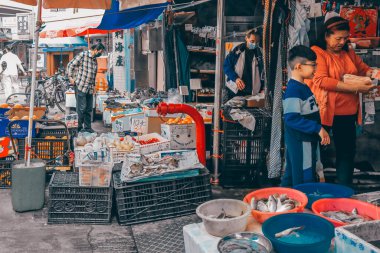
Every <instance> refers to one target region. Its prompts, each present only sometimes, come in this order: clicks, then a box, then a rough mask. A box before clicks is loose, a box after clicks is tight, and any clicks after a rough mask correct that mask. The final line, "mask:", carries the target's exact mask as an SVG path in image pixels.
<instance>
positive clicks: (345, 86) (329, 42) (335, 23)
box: [308, 17, 374, 185]
mask: <svg viewBox="0 0 380 253" xmlns="http://www.w3.org/2000/svg"><path fill="white" fill-rule="evenodd" d="M349 31H350V27H349V24H348V21H347V20H345V19H343V18H341V17H333V18H330V19H328V20H327V21H326V22H325V24H324V26H323V27H322V31H321V35H320V36H319V37H318V41H317V43H316V44H315V45H314V46H313V47H312V50H313V51H314V52H315V53H316V54H317V65H318V66H317V70H316V73H315V75H314V78H313V79H312V80H309V82H308V85H309V87H310V88H311V90H312V91H313V93H314V95H315V97H316V99H317V102H318V104H319V108H320V114H321V121H322V124H323V125H324V126H325V129H327V130H332V133H333V138H334V143H335V149H336V164H335V166H336V173H337V183H340V184H344V185H351V184H352V176H353V171H354V157H355V152H356V150H355V149H356V122H357V121H359V122H360V121H361V110H360V108H359V105H360V104H359V93H368V92H369V91H371V90H372V89H373V88H374V86H373V85H372V83H371V79H370V78H367V79H351V80H349V81H343V76H344V75H345V74H351V75H357V76H367V77H370V76H371V75H372V72H373V70H372V69H371V68H370V67H368V66H367V65H366V64H365V63H364V62H363V61H362V60H361V58H360V57H359V56H357V55H356V54H355V52H354V51H353V50H352V49H349V47H348V44H347V42H348V38H349V35H350V34H349Z"/></svg>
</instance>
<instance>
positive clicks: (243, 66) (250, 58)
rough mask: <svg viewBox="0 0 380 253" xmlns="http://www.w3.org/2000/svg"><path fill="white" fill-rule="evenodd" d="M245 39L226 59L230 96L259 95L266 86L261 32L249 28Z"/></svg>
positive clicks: (227, 83) (225, 68)
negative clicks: (260, 45)
mask: <svg viewBox="0 0 380 253" xmlns="http://www.w3.org/2000/svg"><path fill="white" fill-rule="evenodd" d="M245 40H246V42H245V43H242V44H240V45H238V46H236V47H235V48H234V49H233V50H232V51H231V52H230V53H229V54H228V55H227V57H226V59H225V61H224V66H223V68H224V73H225V74H226V76H227V82H226V86H227V91H228V94H227V95H228V98H232V97H233V96H247V95H257V94H258V93H259V92H260V91H262V90H263V87H264V75H263V69H264V67H263V66H264V64H263V55H262V50H261V48H260V47H259V43H260V40H261V34H260V32H259V31H258V30H256V29H252V30H249V31H248V32H247V33H246V36H245Z"/></svg>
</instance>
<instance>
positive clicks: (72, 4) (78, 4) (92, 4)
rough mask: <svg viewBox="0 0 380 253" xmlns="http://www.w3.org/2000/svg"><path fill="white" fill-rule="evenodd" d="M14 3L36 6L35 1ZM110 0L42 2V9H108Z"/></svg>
mask: <svg viewBox="0 0 380 253" xmlns="http://www.w3.org/2000/svg"><path fill="white" fill-rule="evenodd" d="M12 1H14V2H18V3H22V4H27V5H34V6H36V5H37V0H12ZM111 2H112V0H96V1H94V0H44V1H43V7H44V8H45V9H58V8H84V9H109V8H110V7H111Z"/></svg>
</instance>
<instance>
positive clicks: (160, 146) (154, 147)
mask: <svg viewBox="0 0 380 253" xmlns="http://www.w3.org/2000/svg"><path fill="white" fill-rule="evenodd" d="M135 138H136V140H138V141H148V140H150V139H152V138H156V139H158V140H159V142H156V143H152V144H146V145H140V144H139V143H138V142H135V143H134V146H135V149H134V153H137V154H142V155H147V154H151V153H154V152H158V151H164V150H169V149H170V141H169V140H167V139H165V138H163V137H162V136H161V135H159V134H157V133H151V134H145V135H141V136H136V137H135Z"/></svg>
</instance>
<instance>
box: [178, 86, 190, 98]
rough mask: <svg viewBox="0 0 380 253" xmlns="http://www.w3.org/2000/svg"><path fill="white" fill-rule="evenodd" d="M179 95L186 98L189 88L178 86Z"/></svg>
mask: <svg viewBox="0 0 380 253" xmlns="http://www.w3.org/2000/svg"><path fill="white" fill-rule="evenodd" d="M179 93H180V94H181V95H182V96H188V95H189V87H187V86H179Z"/></svg>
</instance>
